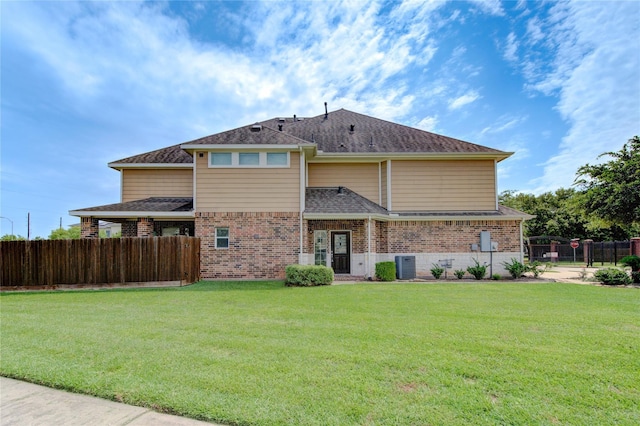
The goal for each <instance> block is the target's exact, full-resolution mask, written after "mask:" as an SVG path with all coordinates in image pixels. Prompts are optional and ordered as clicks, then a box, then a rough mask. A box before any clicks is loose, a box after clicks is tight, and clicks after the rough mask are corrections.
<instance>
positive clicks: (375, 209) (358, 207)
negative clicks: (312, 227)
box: [304, 187, 388, 215]
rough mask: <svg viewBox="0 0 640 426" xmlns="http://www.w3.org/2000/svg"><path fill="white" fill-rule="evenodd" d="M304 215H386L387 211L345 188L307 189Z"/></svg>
mask: <svg viewBox="0 0 640 426" xmlns="http://www.w3.org/2000/svg"><path fill="white" fill-rule="evenodd" d="M305 198H306V201H305V211H304V212H305V213H315V214H326V213H330V214H383V215H386V214H388V212H387V209H385V208H384V207H381V206H380V205H378V204H376V203H374V202H372V201H370V200H368V199H366V198H365V197H363V196H362V195H360V194H358V193H356V192H353V191H352V190H350V189H349V188H345V187H331V188H307V189H306V197H305Z"/></svg>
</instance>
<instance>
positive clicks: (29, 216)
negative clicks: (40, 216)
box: [27, 212, 31, 241]
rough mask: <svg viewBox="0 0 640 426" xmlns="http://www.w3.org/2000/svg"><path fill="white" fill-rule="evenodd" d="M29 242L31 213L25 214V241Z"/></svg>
mask: <svg viewBox="0 0 640 426" xmlns="http://www.w3.org/2000/svg"><path fill="white" fill-rule="evenodd" d="M29 240H31V212H29V213H27V241H29Z"/></svg>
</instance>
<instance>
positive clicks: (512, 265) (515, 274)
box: [502, 257, 527, 278]
mask: <svg viewBox="0 0 640 426" xmlns="http://www.w3.org/2000/svg"><path fill="white" fill-rule="evenodd" d="M502 265H503V266H504V269H506V270H507V272H509V274H511V278H520V277H522V276H524V273H525V272H527V266H526V265H524V264H522V263H520V262H519V261H518V260H517V259H516V258H513V257H512V258H511V262H502Z"/></svg>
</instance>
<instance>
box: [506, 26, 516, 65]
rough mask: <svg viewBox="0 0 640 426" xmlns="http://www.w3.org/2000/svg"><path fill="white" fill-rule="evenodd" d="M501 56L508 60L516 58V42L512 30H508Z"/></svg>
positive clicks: (512, 60) (513, 60)
mask: <svg viewBox="0 0 640 426" xmlns="http://www.w3.org/2000/svg"><path fill="white" fill-rule="evenodd" d="M503 56H504V58H505V59H506V60H507V61H508V62H516V61H517V60H518V42H517V41H516V35H515V34H514V33H513V32H510V33H509V35H508V36H507V41H506V44H505V47H504V54H503Z"/></svg>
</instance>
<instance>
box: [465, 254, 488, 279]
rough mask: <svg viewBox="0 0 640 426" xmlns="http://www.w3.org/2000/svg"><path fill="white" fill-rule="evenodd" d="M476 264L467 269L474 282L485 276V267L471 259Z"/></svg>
mask: <svg viewBox="0 0 640 426" xmlns="http://www.w3.org/2000/svg"><path fill="white" fill-rule="evenodd" d="M473 261H474V262H476V264H475V265H474V266H469V267H468V268H467V272H468V273H470V274H471V275H473V277H474V278H475V279H476V280H481V279H483V278H484V276H485V275H486V274H487V265H480V262H478V261H477V260H476V259H473Z"/></svg>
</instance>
